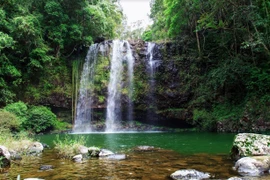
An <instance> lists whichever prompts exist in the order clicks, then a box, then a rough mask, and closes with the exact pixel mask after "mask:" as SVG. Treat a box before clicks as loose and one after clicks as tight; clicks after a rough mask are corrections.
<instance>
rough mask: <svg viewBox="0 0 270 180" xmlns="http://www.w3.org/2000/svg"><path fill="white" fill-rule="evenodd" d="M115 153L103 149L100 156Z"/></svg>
mask: <svg viewBox="0 0 270 180" xmlns="http://www.w3.org/2000/svg"><path fill="white" fill-rule="evenodd" d="M113 154H114V153H113V152H112V151H110V150H108V149H101V150H100V152H99V154H98V156H99V157H105V156H109V155H113Z"/></svg>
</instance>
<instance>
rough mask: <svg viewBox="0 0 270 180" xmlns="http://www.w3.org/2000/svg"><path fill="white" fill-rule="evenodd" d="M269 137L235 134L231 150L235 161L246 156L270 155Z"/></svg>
mask: <svg viewBox="0 0 270 180" xmlns="http://www.w3.org/2000/svg"><path fill="white" fill-rule="evenodd" d="M269 144H270V136H268V135H262V134H254V133H240V134H237V135H236V137H235V140H234V142H233V147H232V149H231V155H232V158H233V159H235V160H238V159H240V158H241V157H246V156H263V155H270V146H269Z"/></svg>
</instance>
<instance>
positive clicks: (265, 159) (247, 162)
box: [234, 156, 270, 176]
mask: <svg viewBox="0 0 270 180" xmlns="http://www.w3.org/2000/svg"><path fill="white" fill-rule="evenodd" d="M234 169H235V170H237V172H238V173H239V174H240V175H242V176H261V175H263V174H264V173H265V172H269V169H270V156H254V157H243V158H241V159H239V160H238V161H237V162H236V163H235V167H234Z"/></svg>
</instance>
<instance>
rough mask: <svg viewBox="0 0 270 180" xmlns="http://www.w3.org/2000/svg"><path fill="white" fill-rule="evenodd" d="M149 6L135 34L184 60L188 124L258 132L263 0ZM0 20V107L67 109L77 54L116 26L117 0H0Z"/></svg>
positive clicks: (269, 26) (266, 39) (158, 0)
mask: <svg viewBox="0 0 270 180" xmlns="http://www.w3.org/2000/svg"><path fill="white" fill-rule="evenodd" d="M150 5H151V14H150V17H151V19H152V20H153V24H152V25H150V26H149V27H148V28H147V29H146V31H144V32H143V34H142V35H141V38H142V39H143V40H144V41H152V42H157V43H160V44H166V43H174V44H176V46H177V47H179V49H181V54H179V55H175V57H174V59H176V63H179V64H183V63H184V62H189V69H188V72H185V74H181V78H182V79H183V81H184V82H185V84H184V86H183V87H182V88H183V89H187V90H189V91H190V92H192V98H191V99H190V101H189V102H188V104H187V105H186V106H185V108H186V109H189V111H190V112H191V113H192V118H191V119H190V120H189V122H190V124H193V125H195V126H197V127H199V128H201V129H204V130H217V124H218V123H217V122H223V123H221V124H220V126H225V125H227V126H229V125H230V126H236V125H237V126H243V129H241V130H243V131H244V130H248V131H257V130H261V129H259V128H258V126H257V125H259V124H261V125H262V129H265V128H267V124H268V122H270V121H269V118H270V109H269V107H270V106H269V103H270V76H269V75H270V71H269V66H270V64H269V62H270V61H269V60H270V59H269V57H270V52H269V51H270V50H269V48H270V14H269V13H270V2H268V1H266V0H240V1H231V0H205V1H199V0H192V1H187V0H180V1H179V0H152V1H151V4H150ZM0 19H1V21H0V53H1V56H0V106H1V107H6V109H7V110H8V109H9V108H7V106H8V105H10V104H12V103H15V102H18V101H22V102H25V103H27V104H28V105H45V106H46V105H50V104H52V101H57V102H58V105H59V106H60V107H67V108H71V107H70V105H71V104H72V103H71V101H72V95H73V93H74V92H73V90H74V88H73V85H72V69H73V68H72V66H74V62H76V61H77V60H78V59H84V56H85V54H86V53H85V50H86V49H87V47H89V46H90V45H91V44H93V43H94V42H99V41H101V40H104V39H114V38H119V36H120V35H121V32H122V31H124V27H123V23H122V20H123V14H122V11H121V7H119V5H118V2H117V0H113V1H112V0H86V1H85V0H84V1H83V0H76V1H74V0H44V1H34V0H24V1H21V0H16V1H15V0H1V1H0ZM130 34H132V32H131V33H130ZM179 91H181V90H179ZM54 103H55V102H54ZM19 105H20V106H23V107H24V108H25V109H27V107H25V106H24V105H22V104H19ZM17 106H18V104H17V105H16V107H17ZM173 108H174V109H177V108H179V107H173ZM11 109H12V108H11ZM35 109H36V108H34V109H33V110H31V109H30V111H34V110H35ZM40 111H43V110H40ZM0 113H2V114H3V113H4V112H3V111H1V112H0ZM25 113H26V112H25ZM33 113H34V112H32V114H33ZM15 114H16V113H15ZM29 114H30V115H31V112H30V113H29ZM17 116H18V114H17ZM5 117H6V116H5ZM28 119H29V121H28V122H30V119H31V118H30V117H28ZM52 119H55V117H53V118H52ZM44 121H46V119H44ZM224 122H225V123H224ZM53 125H54V123H53V122H52V123H51V124H50V126H53ZM24 126H25V128H27V127H29V125H27V123H25V125H24ZM46 126H47V125H46ZM50 126H49V127H50ZM225 129H230V127H227V128H225ZM43 130H46V128H45V129H42V130H39V129H38V130H35V131H36V132H40V131H43ZM220 130H222V127H221V128H220Z"/></svg>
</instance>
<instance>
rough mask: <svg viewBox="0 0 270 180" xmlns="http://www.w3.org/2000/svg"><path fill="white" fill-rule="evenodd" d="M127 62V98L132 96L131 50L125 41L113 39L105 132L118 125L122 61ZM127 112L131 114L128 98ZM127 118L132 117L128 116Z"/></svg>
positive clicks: (113, 129) (114, 128)
mask: <svg viewBox="0 0 270 180" xmlns="http://www.w3.org/2000/svg"><path fill="white" fill-rule="evenodd" d="M125 61H126V62H127V63H128V77H129V79H128V81H129V83H128V84H129V94H128V95H129V98H131V96H132V90H133V66H134V65H133V64H134V60H133V57H132V51H131V49H130V45H129V43H128V42H127V41H120V40H114V41H113V54H112V58H111V70H110V82H109V86H108V98H107V114H106V130H105V131H106V132H113V131H115V130H116V129H117V127H118V126H119V122H120V121H121V119H122V117H121V113H122V112H121V111H122V109H121V90H122V85H123V84H122V74H123V69H124V66H123V62H125ZM128 109H129V110H128V111H129V112H128V113H129V114H132V112H131V111H132V109H133V106H132V101H131V100H129V105H128ZM129 118H132V116H131V117H129Z"/></svg>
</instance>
